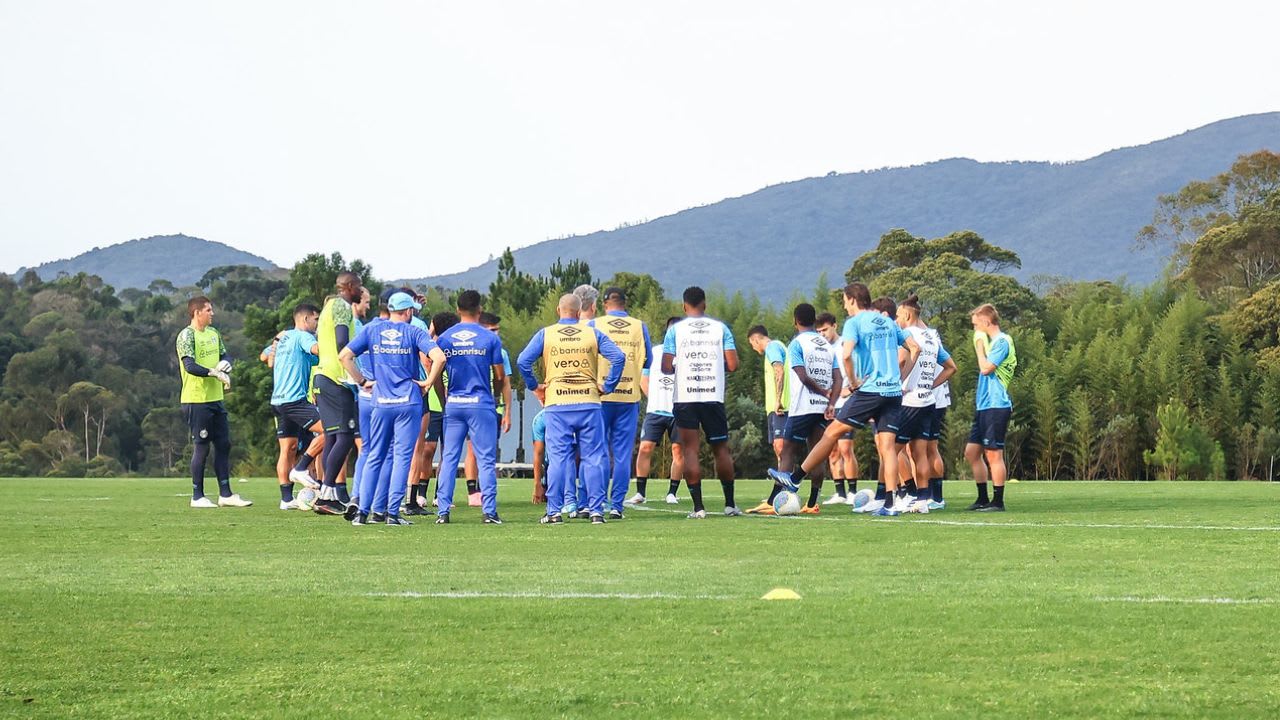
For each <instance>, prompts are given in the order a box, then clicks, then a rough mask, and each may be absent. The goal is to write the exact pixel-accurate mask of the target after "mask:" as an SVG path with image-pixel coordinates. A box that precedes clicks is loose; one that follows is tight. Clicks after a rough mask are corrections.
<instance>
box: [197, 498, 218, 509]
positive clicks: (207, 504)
mask: <svg viewBox="0 0 1280 720" xmlns="http://www.w3.org/2000/svg"><path fill="white" fill-rule="evenodd" d="M191 507H193V508H216V507H218V506H217V505H214V504H213V501H212V500H210V499H209V498H207V497H204V496H200V497H198V498H196V499H195V500H192V501H191Z"/></svg>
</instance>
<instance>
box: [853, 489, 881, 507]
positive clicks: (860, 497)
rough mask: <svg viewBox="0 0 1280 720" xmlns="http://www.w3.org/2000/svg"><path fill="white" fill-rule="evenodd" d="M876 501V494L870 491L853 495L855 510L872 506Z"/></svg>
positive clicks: (862, 491)
mask: <svg viewBox="0 0 1280 720" xmlns="http://www.w3.org/2000/svg"><path fill="white" fill-rule="evenodd" d="M875 499H876V494H875V493H873V492H871V491H870V490H859V491H858V492H856V493H854V494H853V507H854V508H855V509H857V508H861V507H866V506H867V505H870V504H871V501H872V500H875Z"/></svg>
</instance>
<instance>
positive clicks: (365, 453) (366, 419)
mask: <svg viewBox="0 0 1280 720" xmlns="http://www.w3.org/2000/svg"><path fill="white" fill-rule="evenodd" d="M356 408H357V409H358V410H359V412H360V430H361V431H362V432H363V433H368V432H369V431H370V430H371V429H372V427H373V396H372V395H367V394H365V392H364V391H363V390H361V391H360V392H358V393H356ZM368 461H369V446H368V445H365V446H364V449H363V450H361V451H360V454H359V455H357V456H356V475H355V477H354V478H352V479H353V480H355V482H353V483H351V488H352V490H353V491H354V492H355V495H356V499H357V500H359V499H360V498H361V497H363V496H364V495H363V493H364V466H365V465H366V464H367V463H368ZM383 467H389V464H388V463H383ZM371 487H372V486H371Z"/></svg>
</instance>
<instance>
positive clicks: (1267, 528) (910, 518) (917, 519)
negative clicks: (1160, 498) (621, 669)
mask: <svg viewBox="0 0 1280 720" xmlns="http://www.w3.org/2000/svg"><path fill="white" fill-rule="evenodd" d="M627 509H628V510H641V511H644V512H659V513H673V514H679V515H687V514H688V511H686V510H667V509H666V508H651V507H646V506H644V505H628V506H627ZM718 514H719V513H716V512H714V511H711V510H708V511H707V515H708V517H715V516H716V515H718ZM854 514H855V513H840V515H841V516H843V515H854ZM743 517H751V518H759V519H762V520H798V521H815V520H826V521H828V522H845V519H844V518H843V517H840V516H837V517H831V516H830V515H828V516H825V517H824V516H821V515H819V516H818V517H813V516H811V515H810V516H806V515H791V516H788V517H776V516H770V515H744V516H743ZM902 517H903V518H905V519H906V520H905V521H906V522H909V523H913V524H927V525H952V526H973V527H1034V528H1087V529H1096V530H1221V531H1228V532H1280V526H1273V525H1261V526H1252V527H1233V526H1230V525H1153V524H1138V523H1072V522H1064V523H1035V522H983V521H981V520H935V519H933V518H928V517H924V516H920V515H915V514H912V515H905V516H902ZM867 520H869V521H871V522H873V523H875V524H877V525H882V524H883V525H890V524H894V523H898V522H902V520H895V519H890V518H883V519H881V518H874V517H873V518H867Z"/></svg>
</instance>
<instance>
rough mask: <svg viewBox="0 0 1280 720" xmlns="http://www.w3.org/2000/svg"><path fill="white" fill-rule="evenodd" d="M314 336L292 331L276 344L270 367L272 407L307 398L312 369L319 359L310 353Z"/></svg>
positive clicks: (314, 343)
mask: <svg viewBox="0 0 1280 720" xmlns="http://www.w3.org/2000/svg"><path fill="white" fill-rule="evenodd" d="M315 345H316V336H315V335H312V334H311V333H309V332H307V331H306V330H299V329H297V328H294V329H292V330H289V331H287V332H285V333H284V334H283V335H281V336H280V342H278V343H276V351H275V355H276V359H275V363H274V364H273V365H272V369H271V378H272V382H273V385H272V389H271V404H272V405H284V404H286V403H291V402H297V401H299V400H306V399H307V388H308V387H309V386H310V385H311V368H313V367H315V366H316V365H317V364H318V363H319V362H320V358H319V356H317V355H312V354H311V348H313V347H315Z"/></svg>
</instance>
